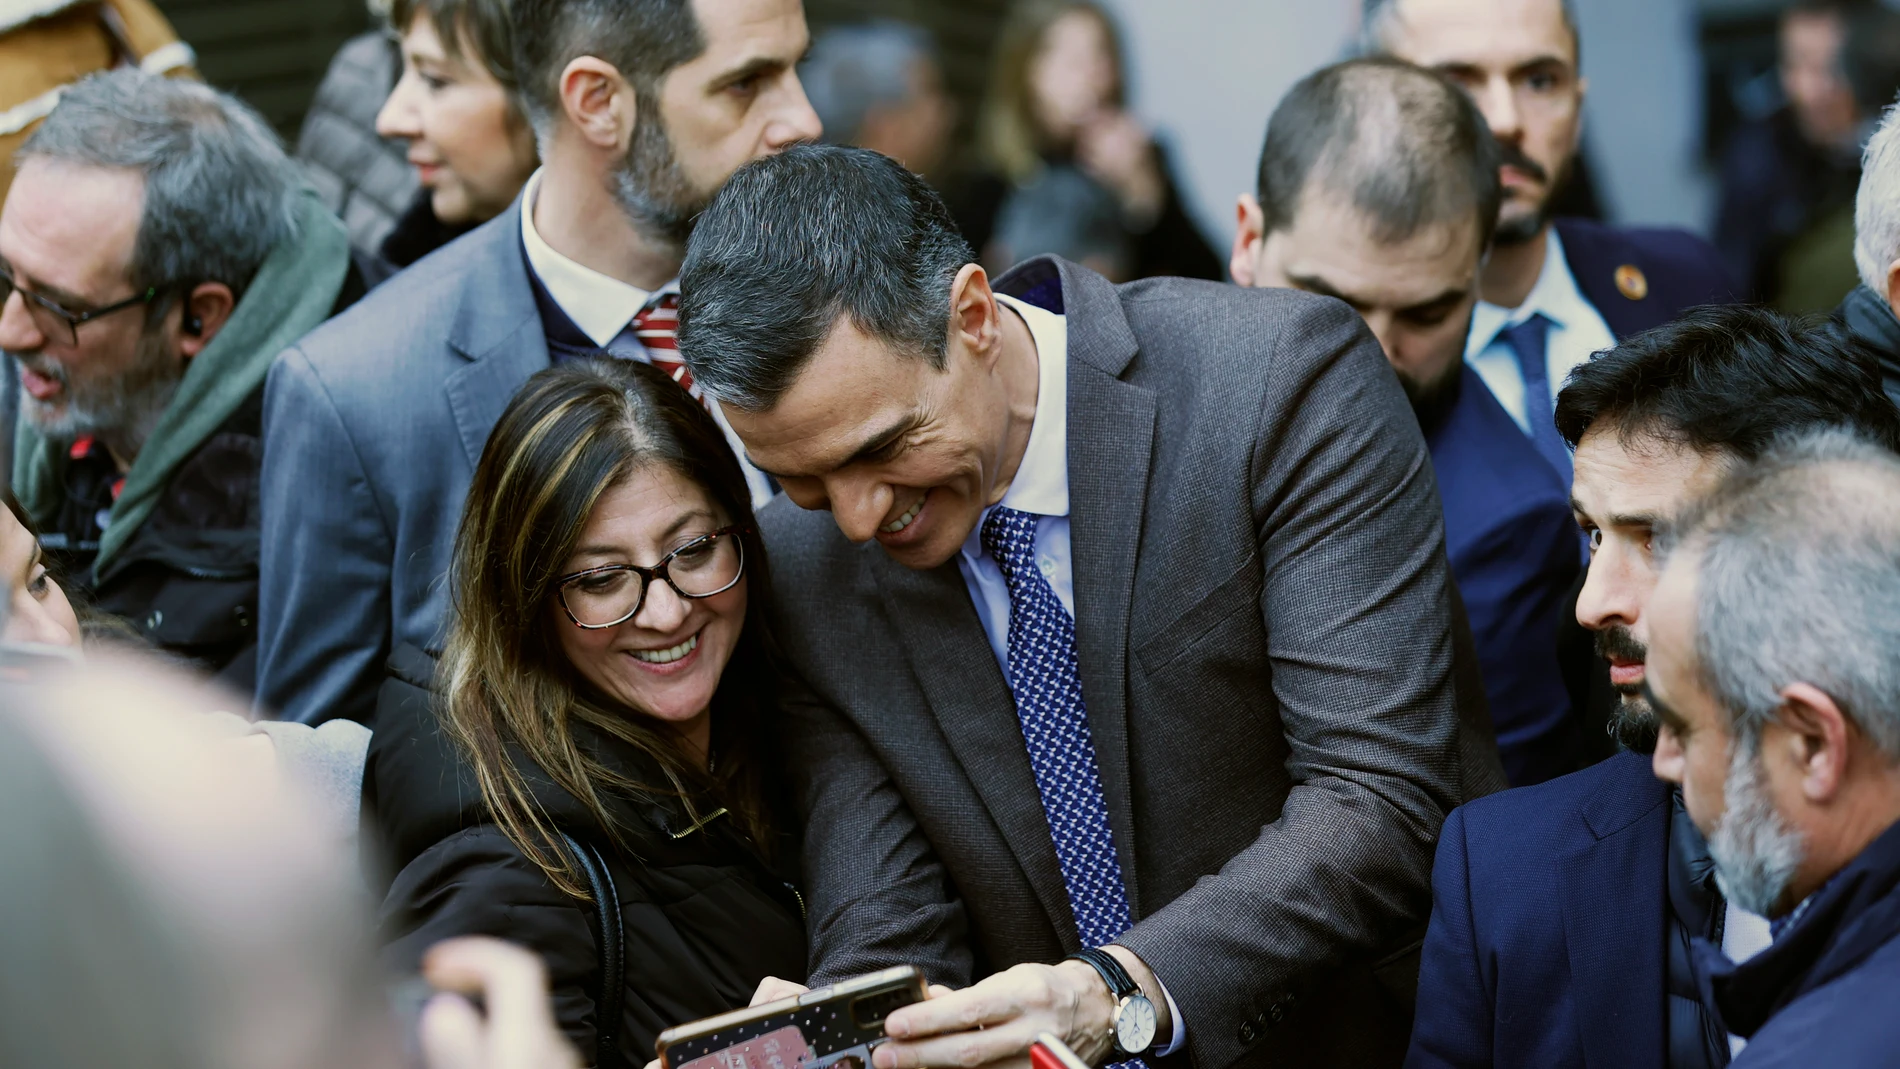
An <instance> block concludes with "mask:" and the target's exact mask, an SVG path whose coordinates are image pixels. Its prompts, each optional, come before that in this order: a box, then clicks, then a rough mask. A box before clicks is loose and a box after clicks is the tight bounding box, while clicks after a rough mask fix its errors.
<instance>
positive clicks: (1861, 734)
mask: <svg viewBox="0 0 1900 1069" xmlns="http://www.w3.org/2000/svg"><path fill="white" fill-rule="evenodd" d="M1681 526H1682V529H1681V531H1679V532H1666V536H1665V537H1664V539H1663V547H1662V548H1663V550H1664V552H1665V553H1666V555H1667V564H1666V565H1665V567H1664V569H1663V574H1662V577H1661V579H1660V580H1658V582H1657V585H1656V592H1655V596H1654V598H1653V599H1652V602H1651V610H1650V612H1651V624H1650V638H1651V657H1650V672H1649V682H1648V686H1649V691H1650V696H1651V697H1650V700H1651V704H1652V705H1653V706H1654V708H1655V710H1656V714H1657V717H1658V718H1659V719H1660V721H1661V723H1662V733H1661V737H1660V739H1659V741H1658V742H1657V746H1656V758H1655V768H1656V774H1657V775H1658V776H1661V777H1662V778H1664V779H1666V780H1668V781H1669V782H1671V783H1674V784H1678V785H1679V786H1680V788H1681V790H1682V800H1683V804H1684V806H1685V807H1686V808H1687V809H1688V811H1689V815H1690V816H1691V817H1692V818H1693V819H1694V821H1695V823H1696V826H1697V827H1699V828H1701V829H1702V831H1703V832H1704V833H1705V834H1706V835H1708V836H1709V852H1710V855H1711V856H1712V857H1713V858H1714V861H1715V878H1716V880H1717V881H1718V882H1719V883H1720V884H1721V886H1722V889H1723V891H1724V892H1725V893H1727V894H1728V895H1729V897H1730V898H1732V899H1733V900H1735V901H1736V902H1739V903H1741V904H1742V905H1743V906H1745V907H1746V908H1748V909H1749V910H1752V911H1754V912H1757V913H1762V914H1765V915H1767V916H1769V917H1771V918H1773V926H1774V943H1773V945H1772V946H1770V947H1768V948H1767V949H1765V950H1763V951H1762V952H1761V953H1760V954H1758V955H1757V956H1755V957H1754V958H1752V959H1750V960H1748V961H1745V962H1741V963H1739V964H1738V963H1736V962H1734V961H1731V960H1729V959H1728V958H1726V957H1724V956H1723V955H1722V953H1721V952H1720V951H1719V950H1718V949H1717V948H1716V947H1715V946H1714V945H1713V944H1712V943H1710V942H1706V941H1700V940H1698V941H1697V943H1696V946H1695V951H1696V959H1697V972H1698V974H1699V977H1700V980H1701V990H1702V993H1703V997H1704V998H1705V1000H1706V1001H1707V1003H1708V1005H1709V1006H1711V1007H1713V1008H1714V1009H1715V1011H1716V1012H1717V1014H1718V1015H1719V1016H1720V1018H1721V1020H1722V1022H1723V1023H1724V1024H1725V1025H1726V1026H1727V1028H1728V1029H1729V1030H1730V1031H1732V1032H1735V1033H1738V1034H1740V1035H1742V1036H1746V1037H1749V1042H1748V1046H1747V1048H1745V1049H1744V1050H1743V1051H1742V1052H1741V1054H1740V1056H1739V1057H1738V1058H1737V1059H1736V1060H1735V1065H1736V1067H1737V1069H1744V1067H1768V1066H1787V1067H1793V1066H1810V1065H1824V1066H1827V1067H1829V1069H1861V1067H1867V1069H1871V1067H1874V1066H1888V1065H1892V1064H1893V1063H1894V1057H1895V1052H1896V1051H1900V1015H1896V1014H1895V1013H1894V1012H1893V1006H1894V991H1895V985H1896V984H1900V627H1896V622H1895V615H1894V606H1895V605H1900V556H1897V555H1896V552H1895V547H1896V546H1900V457H1896V456H1895V455H1894V454H1893V453H1892V452H1891V451H1890V450H1889V449H1888V448H1886V447H1885V445H1883V444H1877V443H1873V442H1868V441H1865V440H1862V439H1859V438H1857V437H1855V436H1854V435H1852V434H1849V433H1846V432H1842V431H1832V432H1828V433H1824V434H1817V435H1813V436H1809V437H1807V438H1805V439H1802V440H1800V441H1798V442H1794V443H1784V444H1782V445H1780V446H1778V447H1777V448H1776V450H1775V451H1774V453H1772V454H1771V455H1770V456H1768V457H1766V458H1764V459H1763V460H1762V462H1760V463H1758V464H1756V465H1753V466H1751V467H1749V468H1745V469H1743V470H1741V471H1739V472H1736V473H1735V474H1733V475H1731V476H1730V477H1729V478H1728V480H1727V481H1726V482H1724V483H1723V485H1722V486H1721V487H1720V488H1719V489H1717V490H1716V491H1715V493H1714V494H1713V495H1712V496H1711V497H1710V498H1709V499H1708V500H1706V501H1704V502H1703V503H1702V504H1701V505H1700V506H1699V507H1698V509H1697V511H1696V515H1695V516H1693V517H1691V518H1690V519H1688V520H1687V521H1685V522H1684V523H1683V524H1682V525H1681Z"/></svg>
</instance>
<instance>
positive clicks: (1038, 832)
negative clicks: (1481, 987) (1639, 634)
mask: <svg viewBox="0 0 1900 1069" xmlns="http://www.w3.org/2000/svg"><path fill="white" fill-rule="evenodd" d="M682 279H683V281H684V283H685V294H686V296H685V301H684V303H683V304H682V307H681V339H680V340H681V344H682V351H683V352H684V354H685V355H686V357H687V359H688V360H689V361H690V363H691V366H692V368H693V372H694V374H695V376H697V377H698V379H699V380H700V381H701V382H703V383H704V384H705V386H706V389H707V390H708V391H709V392H710V393H711V394H712V395H713V396H714V397H717V398H718V399H719V401H720V403H721V404H722V405H723V406H724V408H725V411H726V414H727V416H728V418H729V419H730V420H731V422H732V424H733V426H734V428H735V429H737V430H738V432H739V436H740V438H741V439H742V440H743V441H744V442H745V445H746V449H747V451H748V452H749V453H750V454H751V456H752V458H753V460H754V461H756V462H757V463H758V464H759V465H760V466H762V467H763V468H765V469H766V470H769V471H771V472H773V473H774V475H775V476H776V477H777V478H778V480H779V482H780V484H781V485H782V486H783V487H784V488H785V496H786V498H789V500H775V501H773V502H772V503H771V504H770V505H768V506H767V507H766V508H765V509H764V510H763V511H762V512H761V514H760V526H761V528H762V529H763V532H764V536H765V540H766V544H767V546H768V547H769V548H770V549H771V550H772V552H773V575H772V582H773V593H774V595H775V598H774V607H775V611H776V620H775V623H776V627H775V629H774V633H775V635H776V637H777V638H778V640H779V643H780V645H781V646H782V647H783V650H784V658H785V664H786V667H787V670H788V671H787V676H786V680H785V682H784V687H785V688H786V691H785V693H786V697H785V698H784V700H785V702H786V703H787V714H788V715H787V726H786V734H787V746H786V757H787V760H788V765H789V770H790V772H791V775H792V777H793V782H794V788H795V790H796V792H797V797H798V801H799V803H800V805H801V808H802V812H803V813H804V814H805V817H806V826H805V851H804V859H805V865H804V870H805V872H806V874H807V876H808V878H809V879H808V892H807V894H808V900H809V902H810V906H811V921H810V928H811V938H812V962H813V972H814V974H815V977H816V979H817V981H818V982H827V981H831V980H836V979H839V978H842V977H846V976H850V975H854V974H857V973H860V972H864V971H867V970H872V969H878V968H883V967H887V966H892V965H898V964H903V963H906V962H909V963H915V964H917V965H918V966H920V967H921V968H922V969H923V970H924V972H925V974H926V975H927V976H928V977H929V978H930V979H931V980H932V981H933V982H935V983H940V984H945V985H948V986H952V987H963V988H966V989H967V990H964V991H961V992H958V993H957V994H955V995H949V996H946V997H941V998H937V999H933V1000H932V1001H930V1002H928V1003H924V1004H922V1005H919V1006H914V1007H909V1008H906V1009H903V1010H899V1011H897V1012H896V1013H893V1014H892V1015H891V1016H890V1017H889V1018H888V1019H887V1021H886V1029H887V1031H888V1032H889V1033H890V1034H891V1035H892V1036H893V1037H895V1038H896V1040H897V1041H896V1042H893V1043H890V1044H887V1045H885V1046H883V1047H881V1048H880V1049H879V1050H878V1051H877V1052H876V1054H875V1058H874V1060H875V1062H876V1069H895V1067H898V1066H904V1067H912V1066H925V1065H932V1066H937V1065H944V1066H947V1065H962V1066H975V1065H978V1064H1002V1065H1007V1064H1017V1063H1019V1062H1020V1060H1021V1059H1022V1058H1023V1057H1024V1056H1025V1053H1026V1051H1027V1048H1028V1046H1029V1043H1030V1042H1031V1041H1032V1040H1033V1039H1034V1038H1035V1036H1036V1034H1037V1033H1038V1032H1041V1031H1044V1030H1050V1031H1054V1032H1056V1033H1057V1034H1058V1035H1060V1036H1063V1037H1064V1038H1066V1039H1067V1040H1068V1042H1070V1043H1071V1044H1072V1045H1073V1046H1075V1047H1076V1049H1077V1050H1078V1051H1079V1052H1080V1053H1081V1054H1082V1056H1083V1057H1085V1058H1087V1059H1089V1060H1090V1061H1092V1062H1096V1063H1100V1062H1117V1061H1123V1060H1127V1059H1129V1058H1135V1057H1162V1056H1166V1055H1168V1054H1172V1053H1176V1052H1179V1051H1187V1052H1188V1053H1189V1054H1190V1056H1191V1057H1193V1058H1194V1059H1195V1060H1196V1061H1197V1062H1201V1063H1204V1064H1209V1065H1239V1066H1262V1065H1266V1064H1268V1063H1269V1062H1274V1061H1290V1062H1298V1061H1301V1060H1315V1061H1321V1062H1337V1063H1343V1064H1360V1063H1362V1062H1366V1061H1379V1060H1382V1059H1383V1060H1387V1061H1396V1060H1397V1058H1398V1056H1399V1052H1400V1051H1401V1050H1403V1047H1404V1042H1405V1035H1406V1031H1407V1027H1408V1023H1409V1022H1408V1016H1409V1015H1408V1009H1409V1008H1408V1006H1407V1005H1406V1001H1405V995H1404V992H1405V989H1406V988H1409V986H1410V977H1409V976H1407V975H1406V973H1407V971H1408V966H1409V964H1410V962H1409V958H1408V955H1407V951H1408V950H1409V946H1408V944H1409V943H1411V941H1412V940H1414V939H1416V937H1417V932H1418V927H1417V926H1418V925H1419V923H1420V921H1421V920H1422V919H1423V918H1424V916H1425V911H1426V906H1427V895H1426V883H1427V869H1428V867H1429V855H1430V851H1431V844H1432V842H1433V840H1434V838H1435V831H1436V829H1437V827H1438V824H1439V822H1440V821H1441V820H1442V815H1443V813H1444V812H1445V811H1447V810H1448V809H1449V808H1450V807H1451V806H1453V805H1456V804H1458V802H1460V801H1462V800H1464V799H1465V798H1468V797H1472V796H1475V795H1477V794H1481V793H1484V792H1486V791H1488V790H1493V789H1496V786H1497V785H1498V784H1499V782H1500V781H1501V780H1502V775H1501V773H1500V771H1499V770H1498V767H1497V758H1496V751H1495V749H1494V748H1493V746H1492V744H1491V740H1490V728H1489V725H1488V724H1486V723H1485V722H1484V719H1483V712H1482V708H1483V706H1482V702H1481V700H1480V698H1479V696H1478V695H1477V694H1476V692H1475V685H1474V686H1473V689H1472V690H1470V691H1467V690H1465V689H1464V688H1463V687H1462V685H1461V684H1462V683H1463V681H1464V680H1466V679H1467V678H1468V675H1467V669H1468V668H1469V667H1470V666H1472V664H1473V661H1472V658H1473V654H1472V651H1471V648H1470V639H1469V635H1468V633H1467V632H1466V631H1465V630H1464V629H1462V628H1457V629H1455V628H1454V627H1453V625H1452V623H1451V605H1452V598H1453V590H1452V587H1451V576H1450V573H1449V570H1448V569H1447V568H1446V567H1445V563H1444V551H1443V541H1442V538H1441V537H1440V536H1439V534H1438V529H1439V520H1438V502H1437V499H1436V495H1435V494H1434V493H1433V491H1432V481H1431V473H1430V470H1429V468H1428V467H1427V457H1426V452H1425V444H1424V442H1423V440H1422V439H1421V437H1420V435H1419V431H1418V425H1417V422H1416V420H1414V419H1413V417H1412V415H1411V413H1410V411H1409V410H1408V409H1407V407H1406V404H1405V396H1404V392H1403V391H1402V390H1401V389H1400V388H1399V384H1398V382H1397V380H1396V379H1394V378H1393V376H1392V373H1391V371H1390V369H1389V368H1388V367H1387V366H1386V363H1385V360H1384V358H1383V357H1382V356H1381V355H1380V353H1379V349H1378V345H1377V343H1375V342H1374V341H1373V339H1372V337H1371V335H1370V334H1368V333H1367V332H1366V329H1365V325H1364V323H1362V322H1361V321H1360V320H1359V318H1358V317H1357V316H1354V315H1353V314H1352V313H1351V311H1350V310H1349V309H1348V308H1346V307H1345V306H1344V305H1342V304H1339V303H1338V302H1336V301H1329V300H1323V299H1320V298H1317V297H1312V296H1309V295H1307V294H1303V293H1295V292H1291V291H1287V290H1243V289H1239V288H1237V287H1233V286H1227V285H1220V284H1212V283H1205V282H1196V281H1189V280H1182V279H1161V280H1154V281H1149V282H1139V283H1134V284H1131V285H1130V286H1127V287H1123V288H1119V289H1118V288H1116V287H1114V286H1112V285H1110V284H1109V283H1108V282H1107V281H1106V280H1104V279H1103V278H1101V277H1100V276H1098V275H1093V274H1090V273H1089V272H1088V271H1086V270H1085V269H1083V268H1080V267H1078V266H1076V265H1074V264H1071V263H1067V262H1064V261H1059V260H1055V259H1050V258H1045V259H1039V260H1032V261H1030V262H1029V263H1027V264H1024V265H1022V266H1021V267H1019V268H1017V269H1016V270H1013V271H1011V272H1010V273H1009V274H1008V275H1005V276H1003V277H1002V278H1000V279H998V280H997V283H996V286H995V288H994V289H992V288H991V285H990V281H989V276H988V274H987V273H986V272H985V271H984V270H983V268H982V267H980V266H979V265H977V264H976V263H974V262H973V256H972V253H971V250H970V248H969V246H968V245H967V244H966V243H965V242H964V241H963V240H962V238H961V237H960V236H959V235H958V234H957V233H956V231H955V230H954V229H953V224H952V223H951V221H950V218H949V215H948V213H947V212H946V211H945V210H944V207H943V204H942V202H941V201H940V200H939V199H938V197H937V195H936V194H935V193H934V192H933V191H932V190H931V189H930V187H929V186H927V185H926V184H925V183H924V182H923V181H922V180H921V179H919V178H917V177H916V176H915V175H912V174H911V173H910V172H908V171H906V170H904V169H903V168H902V167H900V166H898V165H897V164H896V163H894V162H892V161H891V160H888V159H886V158H884V157H882V156H878V155H876V154H875V153H870V152H865V151H863V150H860V149H846V148H839V147H833V146H814V147H800V148H797V149H793V150H791V151H790V152H787V153H785V154H782V155H780V156H776V157H772V158H769V159H765V160H760V161H758V162H756V163H753V164H750V165H748V166H747V167H746V168H744V169H742V170H741V171H740V172H739V173H738V174H737V175H735V176H734V178H733V179H732V181H731V182H729V183H728V184H727V186H726V188H725V189H724V190H723V191H722V192H721V193H720V195H719V196H718V197H717V198H715V199H714V201H713V204H712V206H711V207H710V208H708V209H707V211H706V215H705V216H704V217H702V219H701V220H700V224H699V228H698V229H697V230H696V231H695V233H694V235H693V241H692V245H691V247H690V249H689V251H688V254H687V260H686V266H685V267H684V269H683V271H682ZM806 510H811V511H806ZM1420 532H1424V534H1423V535H1421V534H1420ZM871 542H875V543H876V544H877V545H876V548H872V547H871V546H869V545H868V543H871ZM1397 636H1404V639H1403V641H1399V640H1398V638H1397ZM1216 873H1217V874H1218V875H1210V874H1216ZM1076 955H1080V956H1076ZM972 985H973V986H972ZM978 1029H980V1030H978Z"/></svg>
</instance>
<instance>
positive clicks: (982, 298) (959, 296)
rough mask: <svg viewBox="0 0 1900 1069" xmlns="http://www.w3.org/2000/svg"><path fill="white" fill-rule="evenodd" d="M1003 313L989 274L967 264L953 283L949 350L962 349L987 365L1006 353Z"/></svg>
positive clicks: (951, 286) (951, 285) (973, 265)
mask: <svg viewBox="0 0 1900 1069" xmlns="http://www.w3.org/2000/svg"><path fill="white" fill-rule="evenodd" d="M1002 340H1003V321H1002V309H1001V308H1000V307H999V306H998V305H997V303H996V294H995V293H994V292H993V291H992V290H991V289H990V276H989V273H988V272H986V271H984V270H983V268H982V267H980V266H978V265H976V264H964V265H963V270H961V271H958V272H957V278H956V281H954V282H952V283H950V347H951V348H952V349H956V348H963V349H966V350H968V351H969V352H970V353H971V354H973V355H975V356H976V358H977V359H979V360H982V361H984V362H989V361H993V360H995V359H996V356H997V354H999V353H1001V352H1002V351H1003V347H1002V344H1001V343H1002Z"/></svg>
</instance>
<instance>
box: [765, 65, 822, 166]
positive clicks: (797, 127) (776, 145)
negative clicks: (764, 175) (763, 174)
mask: <svg viewBox="0 0 1900 1069" xmlns="http://www.w3.org/2000/svg"><path fill="white" fill-rule="evenodd" d="M824 132H825V124H824V123H823V122H822V121H821V120H820V119H819V118H818V112H817V111H815V110H813V109H812V106H811V101H810V100H809V99H807V98H806V96H805V84H804V83H803V82H801V81H799V80H798V75H797V74H796V73H793V74H792V76H791V79H790V89H789V92H787V93H786V99H785V103H784V106H783V107H782V108H781V109H780V110H779V113H778V114H777V115H775V116H773V117H772V121H771V122H769V123H766V124H765V147H766V148H767V149H768V150H769V151H772V152H779V151H782V150H784V149H787V148H790V147H791V146H793V145H796V144H798V143H800V142H802V141H816V140H818V139H819V138H820V137H821V136H823V135H824Z"/></svg>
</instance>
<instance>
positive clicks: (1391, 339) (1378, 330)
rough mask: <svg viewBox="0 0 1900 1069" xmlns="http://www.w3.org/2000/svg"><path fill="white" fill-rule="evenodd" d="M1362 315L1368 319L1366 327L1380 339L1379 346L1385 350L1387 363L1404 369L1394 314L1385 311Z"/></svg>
mask: <svg viewBox="0 0 1900 1069" xmlns="http://www.w3.org/2000/svg"><path fill="white" fill-rule="evenodd" d="M1361 315H1362V318H1364V319H1365V321H1366V329H1368V330H1370V331H1372V336H1373V337H1374V338H1377V339H1379V348H1380V349H1382V350H1384V351H1385V360H1386V363H1388V364H1391V365H1392V366H1393V367H1395V368H1399V369H1401V370H1403V369H1404V367H1405V364H1404V362H1403V361H1402V360H1401V356H1402V355H1403V354H1401V353H1400V352H1399V338H1398V331H1397V330H1395V329H1394V328H1395V327H1396V326H1397V324H1396V323H1395V322H1394V321H1393V318H1392V316H1390V315H1389V314H1387V313H1385V312H1365V313H1362V314H1361Z"/></svg>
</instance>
